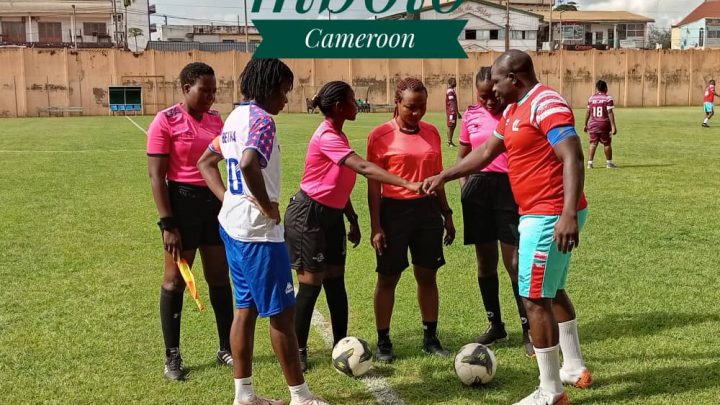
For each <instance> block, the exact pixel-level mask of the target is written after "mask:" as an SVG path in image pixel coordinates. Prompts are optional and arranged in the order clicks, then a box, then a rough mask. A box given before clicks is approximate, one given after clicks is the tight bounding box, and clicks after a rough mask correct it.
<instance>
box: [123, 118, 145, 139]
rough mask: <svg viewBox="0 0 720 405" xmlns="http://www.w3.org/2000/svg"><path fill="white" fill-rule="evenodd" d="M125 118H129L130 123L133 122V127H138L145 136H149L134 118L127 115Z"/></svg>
mask: <svg viewBox="0 0 720 405" xmlns="http://www.w3.org/2000/svg"><path fill="white" fill-rule="evenodd" d="M125 118H127V119H128V121H130V122H132V123H133V125H135V126H136V127H137V129H139V130H140V131H142V133H143V134H145V135H147V132H146V131H145V129H144V128H143V127H141V126H140V125H138V123H137V122H135V121H133V120H132V118H130V117H128V116H127V115H126V116H125Z"/></svg>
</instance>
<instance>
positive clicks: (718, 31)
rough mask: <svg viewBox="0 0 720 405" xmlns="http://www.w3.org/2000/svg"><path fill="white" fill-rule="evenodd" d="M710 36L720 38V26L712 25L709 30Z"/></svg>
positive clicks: (708, 35) (708, 34)
mask: <svg viewBox="0 0 720 405" xmlns="http://www.w3.org/2000/svg"><path fill="white" fill-rule="evenodd" d="M707 37H708V38H720V28H717V27H712V28H708V30H707Z"/></svg>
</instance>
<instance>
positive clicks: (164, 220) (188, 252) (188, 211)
mask: <svg viewBox="0 0 720 405" xmlns="http://www.w3.org/2000/svg"><path fill="white" fill-rule="evenodd" d="M180 84H181V86H182V92H183V96H184V98H185V100H184V102H182V103H178V104H175V105H174V106H172V107H169V108H166V109H164V110H162V111H160V112H159V113H158V114H157V115H156V116H155V119H154V120H153V122H152V123H151V124H150V128H149V129H148V138H147V155H148V173H149V175H150V184H151V186H152V194H153V198H154V199H155V205H156V206H157V210H158V214H159V215H160V221H159V222H158V225H159V226H160V230H161V233H162V241H163V246H164V248H165V258H164V260H165V265H164V269H165V270H164V274H163V281H162V287H161V288H160V322H161V325H162V332H163V337H164V339H165V377H166V378H168V379H170V380H183V379H185V369H184V368H183V366H182V357H181V356H180V318H181V314H182V305H183V291H184V290H185V281H184V280H183V278H182V276H181V275H180V271H179V270H178V268H177V265H176V264H175V261H176V260H178V259H180V258H183V259H185V260H186V261H187V263H188V264H189V265H190V266H192V265H193V262H194V261H195V253H196V251H197V249H198V248H199V249H200V258H201V259H202V264H203V266H202V267H203V271H204V273H205V280H206V281H207V283H208V286H209V290H210V303H211V304H212V307H213V311H214V312H215V321H216V322H217V331H218V338H219V340H220V347H219V350H218V352H217V361H218V362H219V363H220V364H224V365H227V366H232V364H233V361H232V356H231V354H230V326H231V325H232V320H233V301H232V289H231V288H230V280H229V278H228V265H227V260H226V258H225V248H224V247H223V242H222V240H221V239H220V233H219V224H218V219H217V216H218V213H219V212H220V206H221V203H220V201H219V200H218V199H217V198H216V197H215V195H214V194H213V193H212V192H211V191H210V189H209V188H208V187H207V184H206V183H205V180H203V177H202V175H201V174H200V171H199V170H198V168H197V166H196V165H197V162H198V160H199V159H200V156H202V154H203V152H205V150H206V149H207V146H208V144H209V143H210V142H212V140H213V139H214V138H215V137H216V136H217V135H218V134H220V132H221V131H222V128H223V121H222V118H221V117H220V113H218V112H217V111H215V110H211V109H210V107H212V105H213V103H214V102H215V93H216V91H217V85H216V81H215V72H214V71H213V69H212V68H211V67H210V66H208V65H206V64H204V63H198V62H196V63H191V64H189V65H187V66H185V67H184V68H183V70H182V71H181V72H180Z"/></svg>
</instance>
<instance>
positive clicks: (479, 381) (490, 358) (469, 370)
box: [455, 343, 497, 387]
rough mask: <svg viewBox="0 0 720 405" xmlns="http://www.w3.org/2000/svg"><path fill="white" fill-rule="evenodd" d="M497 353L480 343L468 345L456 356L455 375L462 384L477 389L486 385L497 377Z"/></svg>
mask: <svg viewBox="0 0 720 405" xmlns="http://www.w3.org/2000/svg"><path fill="white" fill-rule="evenodd" d="M496 369H497V360H496V359H495V353H493V351H492V350H490V349H489V348H488V347H487V346H483V345H481V344H479V343H468V344H466V345H465V346H463V347H462V348H461V349H460V351H459V352H458V354H457V355H456V356H455V374H456V375H457V376H458V379H459V380H460V382H462V383H463V384H465V385H467V386H471V387H475V386H480V385H485V384H487V383H489V382H490V381H492V379H493V377H495V370H496Z"/></svg>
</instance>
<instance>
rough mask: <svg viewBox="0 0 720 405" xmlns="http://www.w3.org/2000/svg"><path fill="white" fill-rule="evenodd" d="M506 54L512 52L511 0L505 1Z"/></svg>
mask: <svg viewBox="0 0 720 405" xmlns="http://www.w3.org/2000/svg"><path fill="white" fill-rule="evenodd" d="M505 6H506V7H505V52H507V51H509V50H510V0H505Z"/></svg>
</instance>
